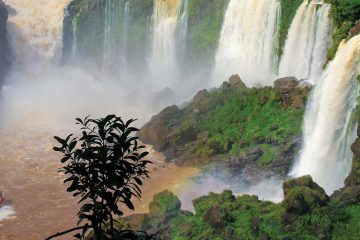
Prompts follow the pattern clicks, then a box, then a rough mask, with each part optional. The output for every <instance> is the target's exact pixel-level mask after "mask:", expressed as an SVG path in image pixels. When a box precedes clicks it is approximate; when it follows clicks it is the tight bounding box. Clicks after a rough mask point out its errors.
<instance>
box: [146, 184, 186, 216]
mask: <svg viewBox="0 0 360 240" xmlns="http://www.w3.org/2000/svg"><path fill="white" fill-rule="evenodd" d="M180 208H181V202H180V200H179V199H178V198H177V196H176V195H175V194H173V193H172V192H170V191H168V190H165V191H163V192H161V193H158V194H155V196H154V198H153V201H152V202H151V203H150V204H149V211H150V215H151V216H164V215H166V214H169V213H171V212H174V211H179V210H180Z"/></svg>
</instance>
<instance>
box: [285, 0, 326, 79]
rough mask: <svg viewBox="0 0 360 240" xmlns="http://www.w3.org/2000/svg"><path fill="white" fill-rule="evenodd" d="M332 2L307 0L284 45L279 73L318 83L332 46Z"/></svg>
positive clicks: (300, 8)
mask: <svg viewBox="0 0 360 240" xmlns="http://www.w3.org/2000/svg"><path fill="white" fill-rule="evenodd" d="M329 11H330V5H329V4H321V3H318V2H314V1H308V0H305V1H304V2H303V3H302V4H301V6H300V7H299V9H298V10H297V12H296V15H295V17H294V19H293V22H292V24H291V26H290V29H289V33H288V38H287V40H286V43H285V47H284V54H283V56H282V59H281V62H280V67H279V75H280V76H281V77H285V76H296V77H297V78H298V79H309V80H312V81H314V82H316V80H317V79H318V78H319V76H320V75H321V72H322V67H323V65H324V63H325V60H326V52H327V49H328V46H329V39H330V38H329V36H330V21H329Z"/></svg>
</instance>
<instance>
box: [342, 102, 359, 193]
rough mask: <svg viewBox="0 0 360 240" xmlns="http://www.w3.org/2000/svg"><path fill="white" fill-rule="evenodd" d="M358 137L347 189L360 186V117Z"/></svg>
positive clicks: (354, 146)
mask: <svg viewBox="0 0 360 240" xmlns="http://www.w3.org/2000/svg"><path fill="white" fill-rule="evenodd" d="M358 108H360V107H358ZM357 136H358V137H357V139H356V141H355V142H354V143H353V144H352V145H351V150H352V152H353V153H354V156H353V163H352V169H351V173H350V175H349V176H348V177H347V178H346V180H345V188H347V187H352V186H356V185H360V116H359V119H358V131H357Z"/></svg>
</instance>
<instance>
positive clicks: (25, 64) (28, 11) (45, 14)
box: [4, 0, 71, 72]
mask: <svg viewBox="0 0 360 240" xmlns="http://www.w3.org/2000/svg"><path fill="white" fill-rule="evenodd" d="M70 1H71V0H37V1H24V0H4V3H5V4H7V5H9V6H11V7H12V8H13V9H16V13H14V14H10V16H9V20H8V29H9V33H10V40H11V45H12V49H14V52H15V59H16V68H18V69H21V70H22V71H27V72H33V71H34V70H35V68H34V67H33V66H34V65H35V64H36V65H38V66H40V65H41V66H42V67H43V66H44V65H46V64H49V63H50V62H57V61H59V60H60V57H61V49H62V26H63V25H62V22H63V18H64V8H65V6H67V4H68V3H69V2H70ZM35 59H36V61H35ZM40 63H41V64H40ZM38 71H42V70H41V69H38Z"/></svg>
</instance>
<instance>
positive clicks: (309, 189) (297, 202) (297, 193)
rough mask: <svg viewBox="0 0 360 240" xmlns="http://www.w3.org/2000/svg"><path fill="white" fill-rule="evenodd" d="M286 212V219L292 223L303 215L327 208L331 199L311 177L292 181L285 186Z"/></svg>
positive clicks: (284, 202)
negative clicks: (323, 207)
mask: <svg viewBox="0 0 360 240" xmlns="http://www.w3.org/2000/svg"><path fill="white" fill-rule="evenodd" d="M283 190H284V201H283V204H284V206H285V209H286V212H285V216H284V219H285V221H286V222H291V221H292V220H294V219H296V218H297V217H298V216H300V215H302V214H306V213H309V212H311V211H312V210H313V209H316V208H320V207H322V206H325V205H326V204H327V203H328V202H329V197H328V196H327V195H326V193H325V190H324V189H323V188H321V187H320V186H319V185H318V184H317V183H315V182H314V181H313V180H312V178H311V177H310V176H304V177H300V178H296V179H291V180H288V181H286V182H285V183H284V184H283Z"/></svg>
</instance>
